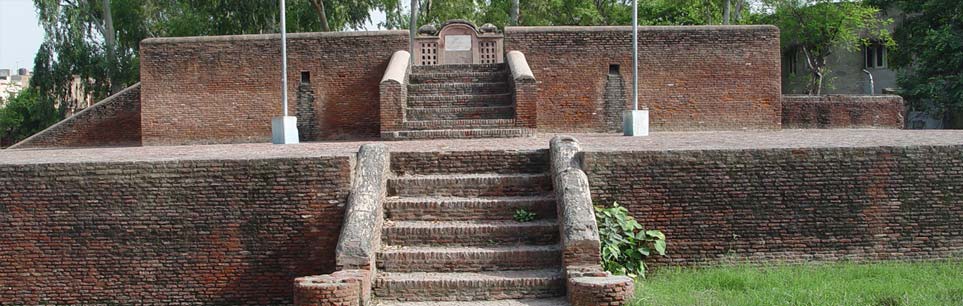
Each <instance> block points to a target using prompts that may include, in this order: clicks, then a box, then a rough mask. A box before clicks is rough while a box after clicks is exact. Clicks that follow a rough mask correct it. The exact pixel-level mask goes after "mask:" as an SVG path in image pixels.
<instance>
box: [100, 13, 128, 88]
mask: <svg viewBox="0 0 963 306" xmlns="http://www.w3.org/2000/svg"><path fill="white" fill-rule="evenodd" d="M101 4H102V5H103V6H104V10H103V13H104V33H103V34H104V43H106V45H107V46H106V47H107V80H108V82H110V93H109V94H108V95H111V94H115V93H118V92H120V91H121V90H123V88H122V87H123V84H121V83H120V81H119V80H117V63H118V62H119V61H118V60H117V33H114V17H113V16H111V14H110V0H101Z"/></svg>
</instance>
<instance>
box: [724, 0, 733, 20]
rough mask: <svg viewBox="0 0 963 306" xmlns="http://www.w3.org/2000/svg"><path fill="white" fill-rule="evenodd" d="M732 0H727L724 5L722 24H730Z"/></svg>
mask: <svg viewBox="0 0 963 306" xmlns="http://www.w3.org/2000/svg"><path fill="white" fill-rule="evenodd" d="M731 8H732V0H726V2H725V4H724V5H723V7H722V24H729V17H730V15H732V11H731Z"/></svg>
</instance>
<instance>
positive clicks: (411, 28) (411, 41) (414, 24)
mask: <svg viewBox="0 0 963 306" xmlns="http://www.w3.org/2000/svg"><path fill="white" fill-rule="evenodd" d="M409 21H410V23H409V25H408V54H409V55H410V56H409V57H408V65H409V66H413V65H414V62H415V35H417V34H418V0H411V14H410V16H409Z"/></svg>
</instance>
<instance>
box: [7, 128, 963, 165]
mask: <svg viewBox="0 0 963 306" xmlns="http://www.w3.org/2000/svg"><path fill="white" fill-rule="evenodd" d="M561 134H565V135H571V136H574V137H575V138H576V139H578V140H579V142H580V144H581V146H582V150H583V151H586V152H611V151H692V150H751V149H756V150H758V149H787V148H788V149H813V148H853V147H915V146H959V147H961V150H963V131H961V130H892V129H836V130H778V131H714V132H655V133H652V134H651V135H650V136H648V137H626V136H621V135H620V134H614V133H613V134H577V133H558V134H549V133H539V134H537V135H536V136H535V137H524V138H508V139H456V140H450V139H445V140H416V141H388V142H384V143H385V144H386V145H387V146H388V149H389V150H390V151H391V152H444V151H483V150H495V151H512V150H542V149H545V150H547V149H548V143H549V140H550V139H551V138H552V137H554V136H555V135H561ZM372 142H381V141H380V140H368V141H340V142H315V143H302V144H297V145H272V144H269V143H253V144H223V145H195V146H148V147H125V148H84V149H19V150H0V165H4V164H7V165H9V164H51V163H97V162H138V161H182V160H187V161H189V160H252V159H277V158H310V157H318V156H340V157H350V156H353V155H354V154H355V153H356V152H358V148H359V147H361V145H363V144H366V143H372Z"/></svg>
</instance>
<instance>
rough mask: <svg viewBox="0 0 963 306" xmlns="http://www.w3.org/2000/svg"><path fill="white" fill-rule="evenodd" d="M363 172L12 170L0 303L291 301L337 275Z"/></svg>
mask: <svg viewBox="0 0 963 306" xmlns="http://www.w3.org/2000/svg"><path fill="white" fill-rule="evenodd" d="M351 164H352V162H351V160H350V158H349V157H317V158H281V159H261V160H198V161H166V162H131V163H72V164H71V163H53V164H35V165H0V304H14V305H16V304H26V305H36V304H60V305H64V304H119V305H124V304H145V303H146V304H173V303H178V305H188V304H197V305H222V304H232V305H236V304H257V305H278V304H290V303H292V301H291V299H292V292H293V284H294V282H293V280H294V279H295V278H296V277H301V276H305V275H315V274H322V273H329V272H331V271H333V270H334V268H335V259H334V255H335V250H334V249H335V245H336V243H337V240H338V234H339V232H340V226H341V220H342V218H343V214H344V208H343V205H344V202H345V200H346V197H347V194H348V191H349V190H350V185H351V183H350V175H351V168H352V167H351Z"/></svg>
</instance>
